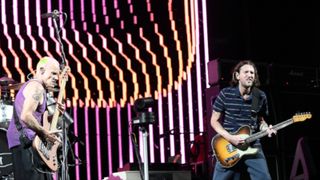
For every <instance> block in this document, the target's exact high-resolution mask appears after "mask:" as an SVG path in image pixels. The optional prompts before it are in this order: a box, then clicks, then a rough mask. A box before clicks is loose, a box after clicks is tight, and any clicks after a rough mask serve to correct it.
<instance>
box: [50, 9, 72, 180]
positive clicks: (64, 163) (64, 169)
mask: <svg viewBox="0 0 320 180" xmlns="http://www.w3.org/2000/svg"><path fill="white" fill-rule="evenodd" d="M63 14H65V13H63ZM58 18H59V15H54V16H52V21H53V25H54V28H55V31H56V38H57V40H58V42H59V44H60V51H61V60H62V62H61V67H60V68H61V69H63V68H64V67H65V65H66V60H65V59H66V58H65V57H66V56H65V53H64V47H63V43H62V41H61V37H60V31H59V28H58V23H57V19H58ZM66 134H67V133H66V123H65V119H64V118H63V119H62V142H63V143H62V163H61V179H62V180H68V179H69V178H68V168H67V167H68V162H67V157H66V156H67V138H66Z"/></svg>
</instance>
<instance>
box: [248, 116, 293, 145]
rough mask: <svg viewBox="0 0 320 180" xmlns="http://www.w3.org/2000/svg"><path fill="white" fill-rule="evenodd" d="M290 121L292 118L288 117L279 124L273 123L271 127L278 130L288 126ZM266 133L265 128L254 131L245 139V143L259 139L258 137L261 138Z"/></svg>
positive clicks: (291, 121)
mask: <svg viewBox="0 0 320 180" xmlns="http://www.w3.org/2000/svg"><path fill="white" fill-rule="evenodd" d="M292 123H293V119H292V118H290V119H288V120H286V121H283V122H281V123H279V124H276V125H274V126H273V127H272V128H273V129H275V130H280V129H282V128H285V127H287V126H289V125H290V124H292ZM266 135H268V132H267V130H263V131H260V132H257V133H255V134H252V135H251V136H250V137H248V138H247V139H246V140H245V141H246V143H251V142H253V141H255V140H257V139H259V138H262V137H264V136H266Z"/></svg>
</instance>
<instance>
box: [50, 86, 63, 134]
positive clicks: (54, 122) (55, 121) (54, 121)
mask: <svg viewBox="0 0 320 180" xmlns="http://www.w3.org/2000/svg"><path fill="white" fill-rule="evenodd" d="M65 86H66V81H64V80H62V81H61V84H60V90H59V95H58V99H57V104H56V110H55V111H54V114H53V116H52V121H51V126H50V130H54V129H55V128H56V127H57V124H58V120H59V116H60V111H59V110H58V109H57V108H58V103H62V100H63V97H64V94H63V93H64V92H63V91H64V89H65Z"/></svg>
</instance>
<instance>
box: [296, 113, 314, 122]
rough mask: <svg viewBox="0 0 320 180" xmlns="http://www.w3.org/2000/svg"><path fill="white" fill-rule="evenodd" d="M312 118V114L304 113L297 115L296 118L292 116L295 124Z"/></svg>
mask: <svg viewBox="0 0 320 180" xmlns="http://www.w3.org/2000/svg"><path fill="white" fill-rule="evenodd" d="M311 117H312V114H311V113H310V112H303V113H297V114H295V115H294V116H292V120H293V122H301V121H305V120H306V119H310V118H311Z"/></svg>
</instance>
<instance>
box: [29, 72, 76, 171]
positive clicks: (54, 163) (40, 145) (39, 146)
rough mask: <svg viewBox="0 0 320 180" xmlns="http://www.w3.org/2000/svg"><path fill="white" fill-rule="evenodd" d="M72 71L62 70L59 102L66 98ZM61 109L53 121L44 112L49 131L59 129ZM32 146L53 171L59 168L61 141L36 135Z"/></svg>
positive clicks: (45, 123) (56, 112) (44, 124)
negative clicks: (67, 84) (69, 76)
mask: <svg viewBox="0 0 320 180" xmlns="http://www.w3.org/2000/svg"><path fill="white" fill-rule="evenodd" d="M69 71H70V68H69V67H65V68H64V69H63V70H62V72H61V77H62V78H61V81H60V90H59V95H58V99H57V103H62V100H63V98H64V90H65V87H66V83H67V81H68V72H69ZM59 116H60V111H58V110H57V109H56V110H55V112H54V114H53V116H52V119H51V121H49V120H48V111H45V113H44V114H43V127H44V128H45V129H46V130H48V131H54V130H57V123H58V120H59ZM32 147H33V148H34V149H35V150H36V152H38V154H39V156H40V157H41V159H42V160H43V162H44V163H45V164H46V165H47V167H48V168H49V169H50V170H51V171H54V172H55V171H57V170H58V157H57V150H58V148H59V142H55V143H54V144H53V143H50V142H47V141H46V140H44V139H43V138H41V137H39V136H36V137H35V138H34V140H33V142H32Z"/></svg>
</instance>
